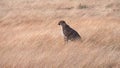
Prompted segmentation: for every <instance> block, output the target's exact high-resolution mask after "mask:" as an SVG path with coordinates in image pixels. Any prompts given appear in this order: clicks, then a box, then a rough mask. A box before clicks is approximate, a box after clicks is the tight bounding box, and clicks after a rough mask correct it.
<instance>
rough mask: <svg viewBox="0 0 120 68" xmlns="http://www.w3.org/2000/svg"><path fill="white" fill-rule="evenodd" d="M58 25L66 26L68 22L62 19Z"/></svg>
mask: <svg viewBox="0 0 120 68" xmlns="http://www.w3.org/2000/svg"><path fill="white" fill-rule="evenodd" d="M58 25H61V26H65V25H66V23H65V21H64V20H61V21H59V23H58Z"/></svg>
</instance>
